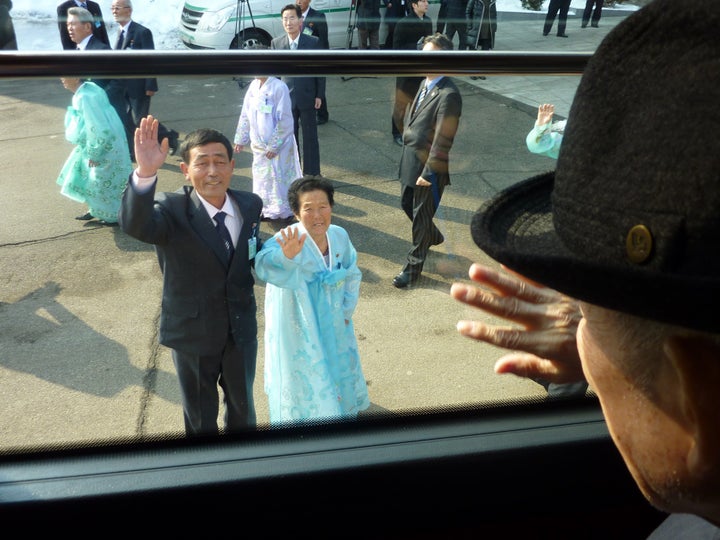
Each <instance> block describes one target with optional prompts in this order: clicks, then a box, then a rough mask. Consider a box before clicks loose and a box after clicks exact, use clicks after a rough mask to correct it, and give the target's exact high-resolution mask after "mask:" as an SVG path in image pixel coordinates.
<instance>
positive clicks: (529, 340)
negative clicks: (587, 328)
mask: <svg viewBox="0 0 720 540" xmlns="http://www.w3.org/2000/svg"><path fill="white" fill-rule="evenodd" d="M503 270H504V271H503V272H498V271H497V270H495V269H493V268H490V267H488V266H483V265H480V264H473V265H471V266H470V270H469V272H468V273H469V275H470V278H471V279H472V280H473V281H475V282H477V283H479V284H481V285H483V287H482V288H481V287H476V286H473V285H466V284H464V283H453V285H452V287H451V288H450V295H451V296H452V297H453V298H455V299H456V300H458V301H460V302H463V303H465V304H467V305H469V306H473V307H476V308H478V309H481V310H483V311H485V312H487V313H489V314H490V315H494V316H497V317H500V318H502V319H505V320H506V321H508V322H510V323H514V324H508V325H499V324H498V325H494V324H487V323H484V322H480V321H458V323H457V329H458V332H460V334H462V335H464V336H467V337H469V338H472V339H476V340H478V341H483V342H485V343H489V344H491V345H495V346H498V347H502V348H505V349H509V350H512V351H513V352H511V353H510V354H506V355H504V356H502V357H501V358H500V359H498V360H497V361H496V363H495V372H496V373H513V374H515V375H518V376H519V377H529V378H532V379H543V380H546V381H548V382H553V383H569V382H578V381H582V380H584V375H583V372H582V366H581V364H580V356H579V354H578V349H577V342H576V340H575V334H576V332H577V327H578V325H579V323H580V320H581V319H582V315H581V313H580V308H579V305H578V303H577V302H576V301H575V300H573V299H572V298H569V297H567V296H565V295H563V294H560V293H559V292H557V291H555V290H553V289H549V288H547V287H543V286H542V285H540V284H538V283H534V282H532V281H531V280H529V279H527V278H525V277H523V276H521V275H519V274H516V273H514V272H512V271H511V270H509V269H507V268H505V267H503Z"/></svg>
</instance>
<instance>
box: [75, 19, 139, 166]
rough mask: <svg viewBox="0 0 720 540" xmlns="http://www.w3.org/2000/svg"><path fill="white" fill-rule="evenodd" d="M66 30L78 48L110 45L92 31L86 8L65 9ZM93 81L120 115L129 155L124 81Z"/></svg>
mask: <svg viewBox="0 0 720 540" xmlns="http://www.w3.org/2000/svg"><path fill="white" fill-rule="evenodd" d="M67 30H68V35H69V36H70V39H71V40H72V42H73V43H74V44H75V48H77V49H78V50H83V51H85V50H87V51H93V50H95V51H105V50H110V45H108V44H107V43H105V42H103V41H100V40H99V39H98V38H97V37H95V34H94V33H93V16H92V13H90V12H89V11H88V10H87V9H85V8H81V7H71V8H69V9H68V11H67ZM92 81H93V82H94V83H96V84H97V85H98V86H100V87H101V88H102V89H103V90H105V93H106V94H107V96H108V100H109V101H110V105H112V106H113V109H115V112H117V114H118V116H119V117H120V121H121V122H122V123H123V126H124V127H125V136H126V137H127V141H128V150H129V151H130V156H131V158H132V159H134V154H133V137H134V133H135V124H134V123H133V121H132V117H131V116H130V104H129V102H128V97H127V89H126V87H125V83H124V82H123V81H122V80H120V79H93V80H92Z"/></svg>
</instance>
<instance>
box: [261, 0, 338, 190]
mask: <svg viewBox="0 0 720 540" xmlns="http://www.w3.org/2000/svg"><path fill="white" fill-rule="evenodd" d="M280 15H281V16H282V23H283V28H284V29H285V32H286V33H285V35H284V36H280V37H276V38H275V39H273V40H272V41H271V42H270V48H271V49H291V50H295V49H298V50H307V49H321V48H322V47H320V40H319V39H318V38H316V37H315V36H309V35H307V34H305V33H303V32H302V26H303V22H302V11H301V10H300V7H299V6H298V5H297V4H287V5H286V6H285V7H283V8H282V10H281V11H280ZM282 80H283V81H284V82H285V84H287V86H288V88H289V89H290V101H291V102H292V112H293V119H294V121H295V139H296V140H297V141H298V144H300V145H301V146H302V169H303V174H304V175H309V176H320V142H319V141H318V134H317V116H316V115H317V111H318V110H319V109H320V107H321V106H322V102H323V101H325V77H283V78H282ZM300 126H302V143H300V140H301V139H300V138H298V135H299V128H300Z"/></svg>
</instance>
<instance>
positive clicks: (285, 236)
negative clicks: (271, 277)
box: [278, 227, 307, 259]
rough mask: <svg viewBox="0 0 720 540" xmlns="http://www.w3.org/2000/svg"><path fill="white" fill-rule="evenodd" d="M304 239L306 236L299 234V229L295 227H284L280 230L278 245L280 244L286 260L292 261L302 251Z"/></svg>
mask: <svg viewBox="0 0 720 540" xmlns="http://www.w3.org/2000/svg"><path fill="white" fill-rule="evenodd" d="M306 237H307V235H306V234H300V229H298V228H297V227H285V228H284V229H280V238H278V244H280V247H281V248H282V250H283V254H284V255H285V256H286V257H287V258H288V259H294V258H295V256H296V255H297V254H298V253H300V251H302V248H303V245H304V244H305V238H306Z"/></svg>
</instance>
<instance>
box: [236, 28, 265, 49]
mask: <svg viewBox="0 0 720 540" xmlns="http://www.w3.org/2000/svg"><path fill="white" fill-rule="evenodd" d="M257 46H261V47H268V48H269V47H270V36H268V35H266V34H265V33H264V32H261V31H260V30H258V29H256V28H248V29H247V30H245V31H241V32H240V33H239V34H238V35H237V36H235V39H233V41H232V43H231V44H230V48H231V49H254V48H255V47H257Z"/></svg>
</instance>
